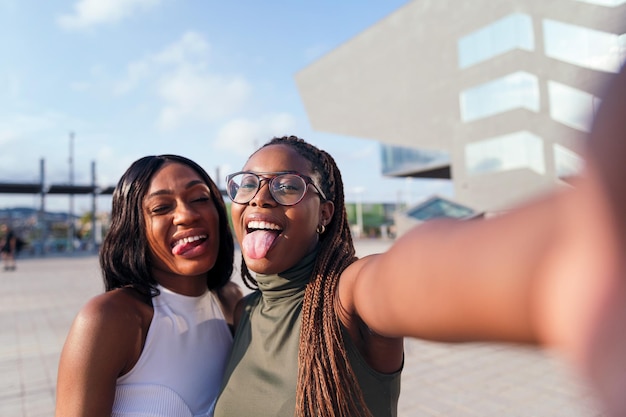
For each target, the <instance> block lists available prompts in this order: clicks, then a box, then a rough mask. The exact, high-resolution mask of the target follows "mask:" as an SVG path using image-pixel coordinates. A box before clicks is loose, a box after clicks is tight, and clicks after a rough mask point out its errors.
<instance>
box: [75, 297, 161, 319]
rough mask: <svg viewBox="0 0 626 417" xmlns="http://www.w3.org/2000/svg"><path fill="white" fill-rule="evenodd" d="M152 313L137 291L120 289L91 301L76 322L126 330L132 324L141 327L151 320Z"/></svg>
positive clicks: (81, 311) (80, 312)
mask: <svg viewBox="0 0 626 417" xmlns="http://www.w3.org/2000/svg"><path fill="white" fill-rule="evenodd" d="M151 312H152V308H151V307H150V306H149V305H147V304H146V303H145V302H143V301H142V300H141V297H140V296H139V294H138V293H137V292H136V291H134V290H131V289H125V288H120V289H116V290H113V291H109V292H106V293H103V294H100V295H97V296H95V297H93V298H92V299H90V300H89V301H88V302H87V303H86V304H85V305H84V306H83V308H82V309H81V310H80V311H79V313H78V315H77V317H76V320H77V321H79V322H85V323H92V324H93V325H98V326H106V327H107V328H109V329H110V327H121V328H124V327H128V325H129V324H132V323H136V324H138V325H140V326H141V325H142V324H143V322H144V321H146V320H145V319H146V317H148V318H151ZM148 325H149V321H148Z"/></svg>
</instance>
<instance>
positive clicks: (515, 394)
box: [0, 240, 602, 417]
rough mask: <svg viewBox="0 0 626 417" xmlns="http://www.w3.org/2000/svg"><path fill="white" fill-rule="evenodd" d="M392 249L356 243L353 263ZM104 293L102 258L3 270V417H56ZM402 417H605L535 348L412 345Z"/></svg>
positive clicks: (29, 262)
mask: <svg viewBox="0 0 626 417" xmlns="http://www.w3.org/2000/svg"><path fill="white" fill-rule="evenodd" d="M388 244H389V242H388V241H382V240H362V241H359V242H357V254H359V255H361V256H362V255H366V254H369V253H374V252H379V251H383V250H385V249H386V248H387V247H388ZM102 290H103V286H102V283H101V278H100V272H99V267H98V260H97V257H96V256H93V255H91V256H73V257H55V258H34V259H18V267H17V270H16V271H3V270H2V268H0V329H1V330H0V416H2V417H44V416H45V417H49V416H52V415H53V414H54V401H55V385H56V376H57V365H58V360H59V354H60V351H61V348H62V346H63V342H64V340H65V337H66V335H67V331H68V329H69V326H70V324H71V322H72V320H73V318H74V316H75V315H76V313H77V312H78V310H79V309H80V307H81V306H82V305H83V304H84V303H85V301H86V300H87V299H88V298H90V297H91V296H93V295H95V294H98V293H99V292H101V291H102ZM398 415H399V416H401V417H410V416H413V417H431V416H450V417H466V416H467V417H470V416H472V417H477V416H481V417H486V416H508V417H521V416H525V417H526V416H527V417H531V416H532V417H549V416H550V417H555V416H563V417H595V416H602V413H601V412H600V411H599V409H598V407H597V405H596V404H594V402H593V400H592V398H591V396H590V395H589V393H588V392H587V390H586V388H585V386H584V385H582V384H581V383H580V381H579V380H578V379H577V378H576V377H575V376H574V375H572V374H571V373H570V372H569V369H568V368H567V367H565V366H564V365H563V364H562V363H561V362H560V361H559V360H558V359H557V358H555V357H553V356H551V355H550V354H548V353H547V352H543V351H540V350H538V349H535V348H529V347H520V346H508V345H500V344H482V343H481V344H460V345H447V344H439V343H432V342H424V341H419V340H414V339H409V340H407V341H406V361H405V369H404V372H403V377H402V394H401V397H400V404H399V411H398Z"/></svg>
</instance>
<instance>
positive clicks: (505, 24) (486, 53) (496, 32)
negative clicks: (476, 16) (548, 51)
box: [458, 13, 535, 68]
mask: <svg viewBox="0 0 626 417" xmlns="http://www.w3.org/2000/svg"><path fill="white" fill-rule="evenodd" d="M534 47H535V42H534V36H533V23H532V19H531V17H530V16H528V15H525V14H521V13H514V14H511V15H508V16H506V17H504V18H502V19H500V20H497V21H495V22H493V23H491V24H490V25H488V26H485V27H483V28H481V29H478V30H476V31H474V32H472V33H470V34H468V35H466V36H464V37H462V38H460V39H459V41H458V53H459V67H460V68H467V67H470V66H472V65H474V64H477V63H479V62H482V61H486V60H488V59H490V58H493V57H494V56H497V55H500V54H503V53H505V52H508V51H510V50H513V49H526V50H528V51H532V50H533V49H534Z"/></svg>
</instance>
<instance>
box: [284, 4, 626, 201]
mask: <svg viewBox="0 0 626 417" xmlns="http://www.w3.org/2000/svg"><path fill="white" fill-rule="evenodd" d="M625 58H626V0H584V1H583V0H506V1H505V0H436V1H424V0H413V1H410V2H408V3H407V4H406V5H405V6H403V7H402V8H400V9H399V10H397V11H396V12H394V13H392V14H391V15H389V16H388V17H387V18H385V19H383V20H381V21H380V22H378V23H376V24H375V25H374V26H372V27H370V28H369V29H367V30H366V31H364V32H363V33H361V34H359V35H357V36H356V37H354V38H353V39H351V40H349V41H348V42H346V43H344V44H343V45H341V46H340V47H338V48H336V49H335V50H333V51H331V52H330V53H328V54H327V55H325V56H323V57H322V58H321V59H319V60H318V61H316V62H314V63H313V64H311V65H310V66H308V67H306V68H304V69H303V70H301V71H300V72H298V73H297V74H296V76H295V78H296V83H297V85H298V88H299V90H300V94H301V97H302V100H303V102H304V105H305V108H306V111H307V114H308V116H309V120H310V123H311V126H312V127H313V129H315V130H318V131H326V132H332V133H336V134H343V135H349V136H356V137H363V138H368V139H374V140H377V141H379V142H381V143H382V144H383V148H382V158H383V171H384V172H383V173H384V174H386V175H392V176H416V177H432V178H451V179H452V181H453V184H454V191H455V200H456V201H457V202H459V203H461V204H463V205H467V206H469V207H471V208H473V209H475V210H476V211H479V212H487V213H494V212H498V211H501V210H506V209H507V208H508V207H510V206H511V205H513V204H515V203H516V202H518V201H519V200H521V199H525V198H528V197H530V196H532V195H534V194H537V193H540V192H542V191H543V190H545V189H547V188H550V187H553V186H554V185H555V184H564V183H565V181H566V179H567V177H570V176H571V175H573V174H575V173H576V172H577V171H578V170H579V169H580V163H581V159H580V157H579V152H580V149H581V145H582V144H583V142H584V140H585V138H586V135H587V132H588V130H589V127H590V121H591V117H592V115H593V112H594V109H595V108H597V105H598V98H597V97H598V96H599V95H600V94H601V91H602V88H603V86H604V84H605V82H606V81H607V79H608V78H609V77H610V76H611V74H613V73H616V72H617V71H618V70H619V68H620V66H621V65H622V64H623V63H624V61H625Z"/></svg>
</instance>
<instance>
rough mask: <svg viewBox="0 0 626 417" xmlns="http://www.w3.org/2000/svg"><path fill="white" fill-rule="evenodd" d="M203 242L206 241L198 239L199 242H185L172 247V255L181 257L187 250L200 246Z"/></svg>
mask: <svg viewBox="0 0 626 417" xmlns="http://www.w3.org/2000/svg"><path fill="white" fill-rule="evenodd" d="M205 240H206V239H199V240H194V241H193V242H187V243H181V244H178V245H176V246H174V248H173V249H172V253H173V254H174V255H182V254H184V253H185V252H187V251H188V250H190V249H193V248H195V247H196V246H198V245H200V244H201V243H202V242H204V241H205Z"/></svg>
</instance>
